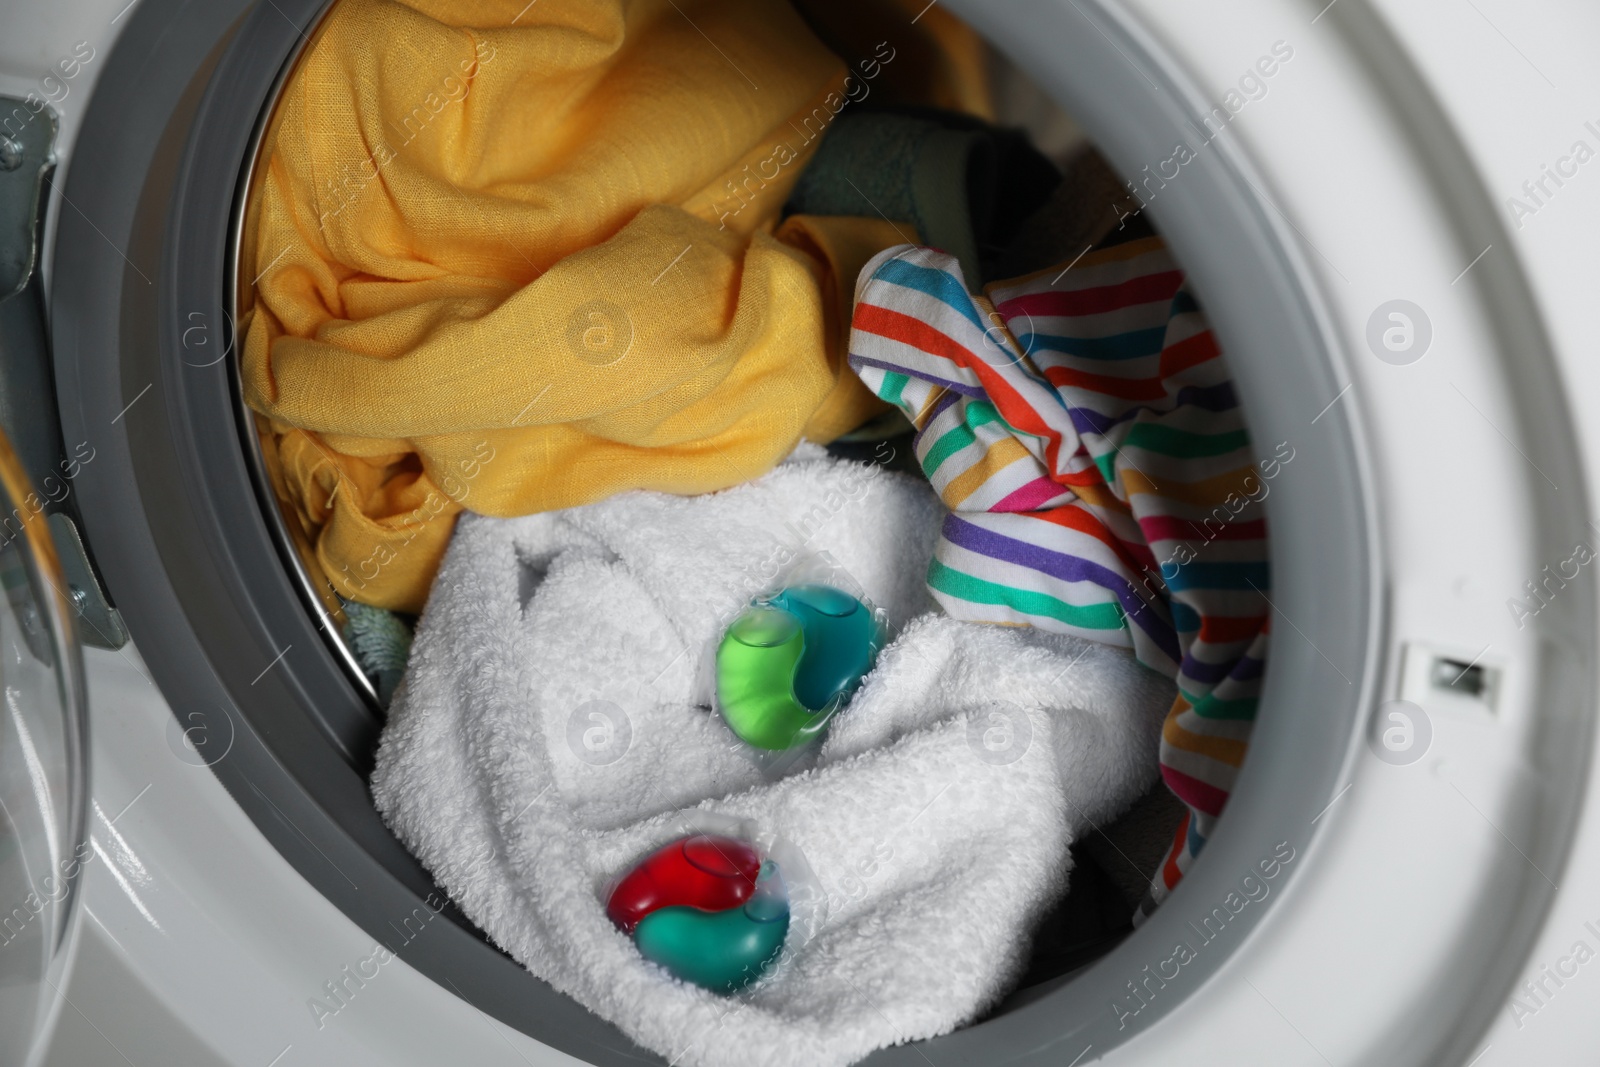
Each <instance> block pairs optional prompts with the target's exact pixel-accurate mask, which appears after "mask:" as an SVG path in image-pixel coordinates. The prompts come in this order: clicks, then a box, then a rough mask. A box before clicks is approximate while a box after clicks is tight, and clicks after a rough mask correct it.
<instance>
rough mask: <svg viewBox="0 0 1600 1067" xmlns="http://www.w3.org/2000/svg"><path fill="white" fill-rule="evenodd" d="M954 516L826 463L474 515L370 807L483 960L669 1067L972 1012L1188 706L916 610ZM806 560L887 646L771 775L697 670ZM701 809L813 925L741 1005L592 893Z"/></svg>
mask: <svg viewBox="0 0 1600 1067" xmlns="http://www.w3.org/2000/svg"><path fill="white" fill-rule="evenodd" d="M939 511H940V507H939V503H938V501H937V499H936V498H934V496H933V495H932V493H930V492H929V490H928V488H927V486H926V484H924V483H923V482H922V481H921V480H920V479H918V478H913V477H907V476H903V475H899V474H892V473H886V472H884V471H882V470H881V469H878V468H875V467H873V466H869V465H865V464H856V463H848V462H843V461H839V460H834V459H829V458H826V457H825V456H823V455H821V453H820V449H818V450H809V449H808V450H807V454H806V457H805V458H795V459H791V460H790V461H788V462H786V463H784V464H782V465H780V466H779V467H777V468H776V469H775V470H774V471H772V472H770V473H769V474H767V475H766V476H764V477H762V478H760V479H758V480H757V481H755V482H753V483H750V484H747V485H744V486H740V487H737V488H734V489H730V490H728V491H726V492H722V493H717V494H713V495H709V496H703V497H695V498H680V497H672V496H667V495H663V494H657V493H648V492H634V493H628V494H623V495H621V496H618V497H615V498H613V499H610V500H607V501H603V502H600V503H597V504H592V505H588V506H586V507H582V508H576V509H572V510H569V511H565V512H560V513H550V514H543V515H536V516H530V517H527V518H521V519H512V520H495V519H487V518H482V517H478V516H468V517H466V518H464V519H463V521H462V522H461V524H460V526H459V529H458V531H457V533H456V536H455V538H454V540H453V542H452V544H451V546H450V550H449V553H448V555H447V557H446V559H445V562H444V565H443V567H442V569H441V571H440V574H439V578H438V581H437V582H436V584H435V586H434V589H433V592H432V595H431V598H430V599H429V602H428V606H427V610H426V612H425V613H424V615H423V617H422V620H421V623H420V626H419V629H418V632H417V636H416V641H415V644H414V646H413V650H412V655H411V660H410V663H409V664H408V666H407V672H406V677H405V680H404V681H403V682H402V684H401V686H400V689H399V691H398V693H397V694H396V697H395V702H394V705H393V707H392V709H391V712H390V719H389V724H388V726H387V728H386V730H385V732H384V735H383V740H382V745H381V747H380V750H379V754H378V765H377V770H376V772H375V774H374V776H373V782H372V786H373V794H374V797H375V799H376V801H377V804H378V807H379V809H380V810H381V811H382V812H383V814H384V816H385V818H386V819H387V820H388V822H389V824H390V825H391V826H392V827H393V828H394V830H395V832H396V833H397V834H398V835H399V836H400V838H401V839H402V840H403V841H404V842H405V843H406V844H407V845H408V847H410V848H411V849H412V850H413V851H414V852H415V854H416V855H417V856H418V857H419V858H420V859H421V860H422V861H423V863H425V864H426V865H427V866H428V868H429V869H430V870H431V871H432V872H433V873H434V875H435V876H436V877H437V878H438V879H439V881H440V883H441V885H443V886H444V887H445V888H446V889H447V890H448V891H449V893H450V895H451V897H452V898H453V899H454V900H455V901H456V902H457V903H458V904H459V905H460V907H461V908H462V910H463V911H464V912H465V914H467V915H468V916H470V917H471V918H472V919H473V921H474V922H476V923H478V924H479V925H480V926H481V927H482V928H483V929H484V930H485V932H487V933H488V934H489V936H490V937H491V938H492V939H493V940H494V941H495V943H496V944H498V945H500V946H502V947H503V948H505V949H506V950H507V951H508V952H510V953H511V955H513V956H514V957H515V958H516V959H518V960H519V961H521V962H522V963H523V964H524V965H525V966H527V967H528V968H529V970H531V971H532V972H533V973H534V974H536V975H538V976H540V977H542V978H544V979H545V980H547V981H549V982H550V983H551V984H552V985H553V986H554V987H555V988H557V989H559V990H561V991H562V992H565V993H567V994H570V995H571V996H573V997H575V998H576V999H577V1000H578V1001H580V1002H581V1003H583V1004H584V1005H585V1006H587V1007H588V1008H590V1009H591V1010H593V1011H595V1012H596V1013H598V1014H599V1015H601V1016H603V1017H604V1018H606V1019H608V1020H610V1021H611V1022H613V1023H614V1024H615V1025H617V1026H618V1027H619V1028H620V1029H621V1030H622V1031H623V1032H624V1033H626V1034H627V1035H628V1036H629V1037H631V1038H632V1039H633V1040H634V1041H636V1042H638V1043H639V1044H640V1045H642V1046H644V1047H645V1048H648V1049H651V1050H653V1051H655V1052H657V1053H659V1054H660V1055H662V1056H663V1057H665V1058H667V1059H668V1060H670V1061H671V1062H673V1063H676V1064H681V1065H704V1067H745V1065H747V1064H750V1063H762V1064H771V1065H776V1067H829V1065H835V1067H842V1065H844V1064H848V1063H851V1062H853V1061H854V1060H856V1059H858V1058H860V1057H861V1056H863V1055H865V1054H867V1053H868V1052H870V1051H872V1050H873V1049H875V1048H879V1047H882V1046H885V1045H892V1044H896V1043H899V1042H901V1041H905V1040H915V1039H919V1038H924V1037H929V1036H934V1035H937V1034H941V1033H944V1032H947V1031H949V1030H951V1029H954V1028H956V1027H958V1026H960V1025H962V1024H964V1023H967V1022H969V1021H971V1020H973V1019H975V1018H976V1017H978V1016H979V1015H981V1013H982V1012H983V1011H984V1010H985V1009H986V1008H988V1007H989V1006H991V1005H992V1004H994V1003H995V1002H996V1001H997V1000H998V999H999V998H1000V997H1001V996H1003V995H1004V993H1005V992H1006V991H1007V990H1008V988H1009V986H1010V985H1012V984H1013V983H1014V982H1015V981H1016V980H1017V979H1018V977H1020V975H1021V973H1022V970H1023V968H1024V967H1025V966H1026V963H1027V959H1028V951H1029V942H1030V930H1031V927H1032V925H1033V923H1034V922H1035V920H1037V919H1038V918H1039V917H1040V916H1041V915H1042V914H1043V912H1044V911H1045V910H1046V909H1047V908H1048V906H1049V905H1050V904H1051V903H1052V902H1053V901H1054V900H1056V899H1057V898H1058V897H1059V896H1060V895H1061V894H1062V893H1063V892H1064V890H1065V888H1066V880H1067V875H1068V868H1069V866H1070V858H1069V854H1068V851H1067V849H1068V845H1069V844H1071V842H1072V841H1073V840H1074V838H1075V837H1077V836H1079V834H1080V832H1087V831H1088V829H1089V827H1090V825H1091V823H1099V822H1102V821H1104V820H1107V819H1109V818H1111V817H1113V816H1114V815H1115V814H1116V813H1117V812H1118V811H1119V810H1120V809H1122V808H1124V807H1126V806H1127V805H1129V804H1130V803H1132V802H1133V801H1134V799H1136V798H1137V797H1138V796H1139V795H1140V793H1141V791H1142V790H1143V789H1144V788H1145V787H1147V786H1148V785H1149V783H1150V782H1151V781H1153V779H1154V777H1155V775H1154V768H1155V755H1156V747H1157V737H1158V733H1159V729H1160V722H1161V716H1162V714H1163V712H1164V711H1165V708H1166V706H1167V704H1168V703H1170V700H1171V693H1172V688H1171V685H1170V683H1169V682H1168V681H1167V680H1165V679H1163V678H1161V677H1160V676H1159V675H1157V674H1156V673H1155V672H1153V671H1150V670H1147V669H1146V668H1144V667H1142V666H1140V665H1138V664H1137V663H1136V662H1135V661H1134V660H1133V658H1132V656H1130V655H1129V654H1128V653H1127V652H1125V651H1123V650H1118V649H1114V648H1110V647H1107V646H1104V645H1099V644H1095V643H1091V642H1086V641H1083V640H1081V639H1079V638H1076V637H1072V636H1068V635H1060V634H1052V633H1047V632H1045V631H1042V630H1028V629H1018V630H1004V629H998V628H994V627H986V626H974V625H971V624H969V623H963V622H959V621H956V620H953V619H950V618H947V617H945V616H943V615H942V614H941V613H940V612H938V611H936V610H929V609H930V608H931V607H932V605H931V603H930V601H929V599H928V596H927V592H926V589H925V587H924V584H923V575H924V571H925V568H926V566H927V560H928V557H929V555H930V553H931V552H932V549H933V539H934V533H935V531H936V529H937V518H938V513H939ZM802 546H803V547H805V548H806V549H807V550H809V551H826V552H828V553H829V554H830V555H831V556H832V557H833V558H834V559H835V560H836V561H837V562H838V563H839V564H840V565H842V566H843V567H844V568H846V569H847V570H848V571H849V572H850V574H851V575H852V576H853V577H854V578H855V579H856V580H857V581H859V582H860V583H861V584H862V585H863V586H864V587H865V590H866V592H867V593H868V595H869V596H871V597H872V598H873V599H874V600H875V601H876V603H877V604H878V605H879V606H880V607H881V608H883V609H884V610H885V611H886V613H887V615H888V620H889V623H890V625H891V626H892V627H893V628H895V630H896V631H897V633H896V636H895V637H894V638H893V640H892V641H891V642H890V643H889V644H888V645H887V646H886V647H885V649H884V650H883V652H882V653H881V655H880V658H879V661H878V664H877V666H876V668H875V669H874V671H873V672H872V674H870V675H869V676H868V678H867V679H866V681H865V683H864V684H863V687H862V688H861V690H860V691H859V692H858V694H857V696H856V697H855V699H854V700H853V702H852V703H851V705H850V706H849V707H848V708H847V709H846V710H845V711H844V712H843V713H842V714H841V715H840V716H839V717H838V718H836V719H835V720H834V722H833V723H832V724H831V726H830V730H829V734H828V736H827V739H826V742H825V744H824V745H823V747H822V749H821V750H820V752H819V753H818V754H817V756H816V759H815V765H814V766H813V767H811V768H810V769H807V770H804V771H801V772H799V773H794V774H791V775H790V776H789V777H786V778H782V779H779V780H777V781H773V782H769V781H766V780H765V779H764V778H763V776H762V774H761V773H760V772H759V771H758V770H757V768H756V767H755V765H754V764H753V763H752V762H751V761H750V760H749V759H748V758H747V757H746V756H745V755H743V754H741V752H740V751H739V750H738V749H737V747H736V746H733V745H730V743H729V740H730V735H729V734H727V733H726V731H725V728H724V727H723V726H722V724H721V723H720V721H719V720H718V719H717V718H715V716H714V715H713V713H712V712H710V711H709V710H708V709H707V705H708V704H709V702H710V694H709V692H708V683H707V681H706V675H705V671H704V663H703V662H702V661H703V658H704V657H705V656H706V655H707V654H708V653H709V652H710V650H711V648H712V647H713V642H714V639H715V638H716V637H717V636H718V634H719V633H720V629H721V626H722V620H724V619H725V618H727V617H728V616H730V615H731V614H732V613H733V612H735V611H736V610H737V609H738V608H739V607H740V606H741V605H742V604H743V603H745V602H746V601H747V600H748V598H749V596H750V595H751V593H752V592H754V591H757V590H759V588H760V587H761V582H762V581H763V580H765V579H766V578H767V577H769V576H770V575H771V573H772V572H773V571H774V570H776V568H777V566H778V564H779V563H780V562H781V561H782V560H783V559H784V558H785V556H786V555H790V554H793V553H794V552H795V551H796V550H798V549H799V548H801V547H802ZM597 716H598V717H597ZM594 729H600V730H602V731H603V732H604V734H605V737H604V741H605V742H606V743H605V744H603V745H601V746H598V747H596V746H594V745H591V744H589V743H588V741H589V740H590V739H589V738H587V737H586V733H587V732H588V731H591V730H594ZM619 738H621V740H618V739H619ZM686 810H692V811H693V813H694V815H692V816H687V817H686V816H685V815H684V812H685V811H686ZM710 814H716V815H720V816H725V817H731V818H739V819H751V820H755V822H756V823H758V824H759V825H760V826H761V827H762V828H763V829H764V830H767V831H770V832H773V833H776V834H777V835H779V836H780V837H781V838H783V839H784V840H785V841H786V842H788V843H789V844H790V845H791V846H793V847H795V848H797V849H798V850H799V851H800V852H801V853H803V855H804V857H805V859H806V861H807V863H808V865H809V867H810V869H811V871H812V872H813V874H814V882H813V883H811V884H812V888H814V889H815V890H816V892H815V893H813V894H811V896H810V897H809V899H811V900H812V901H813V902H814V903H815V904H816V906H817V908H818V909H819V910H817V911H815V912H813V913H812V918H811V923H812V925H811V926H810V927H809V928H810V929H813V930H814V934H813V936H811V937H810V939H809V940H806V941H804V942H803V943H797V940H791V942H790V943H789V945H788V946H787V947H788V948H790V949H792V950H794V951H793V953H792V956H791V957H790V958H788V959H786V960H785V961H784V962H783V963H782V964H781V965H780V966H779V968H778V969H777V970H776V971H775V972H774V973H773V974H771V975H769V976H768V977H767V978H765V979H763V980H762V981H760V982H758V983H756V984H755V985H753V986H751V987H750V988H749V989H747V990H746V991H745V992H744V993H743V994H741V995H740V996H738V997H736V998H731V999H730V998H724V997H719V996H716V995H713V994H711V993H708V992H706V991H704V990H701V989H699V988H696V987H693V986H689V985H685V984H683V983H680V982H677V981H675V980H673V979H671V978H670V977H668V976H667V975H666V974H665V972H663V971H661V970H659V969H657V968H656V967H655V966H654V965H651V964H648V963H646V962H645V961H644V960H643V958H642V957H640V956H639V955H638V953H637V952H636V950H635V949H634V947H633V945H632V943H631V942H630V941H629V940H628V938H627V937H626V936H624V935H623V934H621V933H620V932H618V931H617V930H616V929H614V928H613V927H612V926H611V924H610V922H609V921H608V920H607V919H606V916H605V913H604V910H603V903H602V895H603V892H604V887H605V885H606V882H607V881H608V879H610V878H612V877H614V876H616V875H618V874H620V873H621V872H623V871H624V870H626V869H627V868H628V867H629V866H630V865H631V864H632V863H633V862H635V861H636V860H637V859H639V858H641V857H642V856H643V855H645V854H646V853H648V852H649V851H651V850H652V849H653V848H655V847H657V846H659V845H661V844H663V843H665V842H666V841H669V840H672V839H673V838H675V837H677V836H680V835H681V834H682V833H683V832H684V829H685V827H686V826H692V825H698V824H697V823H695V821H694V820H695V818H705V817H707V816H708V815H710Z"/></svg>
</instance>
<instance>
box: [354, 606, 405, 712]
mask: <svg viewBox="0 0 1600 1067" xmlns="http://www.w3.org/2000/svg"><path fill="white" fill-rule="evenodd" d="M344 617H345V626H344V639H345V642H346V643H347V644H348V645H349V646H350V651H351V652H352V653H354V654H355V657H356V662H357V663H359V664H360V665H361V670H362V671H363V672H364V673H365V674H366V675H367V677H369V678H371V679H372V681H373V684H374V685H375V686H376V687H377V690H378V702H379V703H380V704H382V705H383V706H384V707H388V706H389V700H390V699H391V698H392V697H393V696H394V690H395V686H397V685H399V684H400V678H401V676H402V675H403V674H404V673H405V669H406V658H407V657H408V656H410V654H411V636H412V628H411V626H410V625H409V624H408V623H407V622H406V620H405V618H404V617H402V616H400V615H397V614H396V613H394V612H392V611H386V610H384V609H383V608H375V607H373V606H372V605H370V604H362V603H360V602H359V601H355V600H346V601H345V602H344Z"/></svg>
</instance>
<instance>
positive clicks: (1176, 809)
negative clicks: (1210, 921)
mask: <svg viewBox="0 0 1600 1067" xmlns="http://www.w3.org/2000/svg"><path fill="white" fill-rule="evenodd" d="M1184 812H1185V809H1184V806H1183V801H1181V800H1179V799H1178V798H1177V797H1176V796H1174V795H1173V793H1172V790H1170V789H1168V788H1167V786H1166V783H1165V782H1161V781H1157V782H1156V783H1155V785H1153V786H1151V787H1150V789H1149V791H1148V792H1146V793H1145V795H1144V796H1142V797H1140V798H1139V799H1138V800H1136V801H1134V802H1133V806H1132V807H1130V808H1129V809H1128V810H1127V811H1125V812H1123V813H1122V815H1121V816H1120V817H1119V818H1117V819H1116V820H1115V821H1113V822H1109V823H1106V824H1104V825H1103V826H1101V827H1099V828H1098V829H1096V830H1095V831H1094V832H1093V833H1091V834H1088V835H1086V836H1084V837H1083V838H1082V839H1081V840H1080V841H1079V842H1078V847H1079V848H1080V849H1081V850H1082V851H1083V852H1084V853H1085V854H1086V855H1088V857H1089V858H1090V859H1092V860H1093V861H1094V862H1095V863H1096V864H1097V865H1099V867H1100V869H1101V870H1102V871H1104V872H1105V875H1106V878H1107V879H1109V880H1110V881H1111V883H1112V884H1113V885H1115V886H1116V888H1117V892H1119V893H1121V894H1122V896H1123V898H1124V899H1125V900H1127V902H1128V907H1129V908H1134V907H1137V906H1138V905H1139V904H1140V902H1141V901H1143V900H1144V898H1145V896H1146V894H1148V893H1149V891H1150V883H1151V882H1152V881H1153V880H1154V879H1155V876H1156V871H1158V870H1159V869H1160V868H1161V863H1162V861H1163V860H1165V859H1166V858H1167V853H1168V852H1170V851H1171V850H1172V842H1173V838H1174V836H1175V835H1176V834H1177V832H1178V825H1179V824H1180V823H1182V822H1183V816H1184Z"/></svg>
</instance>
